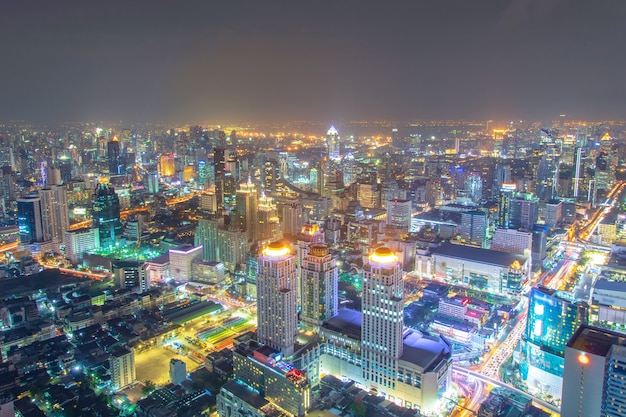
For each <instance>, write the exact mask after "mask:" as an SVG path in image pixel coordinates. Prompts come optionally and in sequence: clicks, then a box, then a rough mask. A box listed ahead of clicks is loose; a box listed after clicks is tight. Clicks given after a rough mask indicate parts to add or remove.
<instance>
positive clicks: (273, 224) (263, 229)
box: [254, 193, 282, 241]
mask: <svg viewBox="0 0 626 417" xmlns="http://www.w3.org/2000/svg"><path fill="white" fill-rule="evenodd" d="M257 208H258V211H257V214H256V233H255V236H254V238H255V240H256V241H269V240H275V239H280V238H281V237H282V233H281V230H280V221H279V219H278V211H277V209H276V204H275V203H274V199H273V198H272V197H269V196H266V195H265V193H262V194H261V197H259V202H258V206H257Z"/></svg>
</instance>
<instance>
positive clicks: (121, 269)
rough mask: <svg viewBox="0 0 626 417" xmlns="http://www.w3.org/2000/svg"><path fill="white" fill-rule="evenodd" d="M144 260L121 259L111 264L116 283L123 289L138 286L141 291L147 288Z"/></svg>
mask: <svg viewBox="0 0 626 417" xmlns="http://www.w3.org/2000/svg"><path fill="white" fill-rule="evenodd" d="M143 264H144V263H143V262H142V261H120V260H116V261H114V262H113V263H112V264H111V269H112V272H113V278H114V280H115V285H117V286H118V287H120V288H122V289H125V288H127V289H134V288H137V289H139V290H140V291H141V292H143V291H145V290H147V283H146V278H145V271H144V269H143Z"/></svg>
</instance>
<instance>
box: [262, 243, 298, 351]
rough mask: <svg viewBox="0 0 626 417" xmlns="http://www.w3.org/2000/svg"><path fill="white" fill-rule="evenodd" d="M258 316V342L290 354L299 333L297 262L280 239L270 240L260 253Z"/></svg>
mask: <svg viewBox="0 0 626 417" xmlns="http://www.w3.org/2000/svg"><path fill="white" fill-rule="evenodd" d="M257 315H258V330H257V337H258V340H259V342H261V343H264V344H266V345H268V346H270V347H272V348H274V349H278V350H280V351H281V352H282V353H283V355H285V356H291V355H293V353H294V345H295V343H296V336H297V334H298V310H297V294H296V263H295V257H294V255H293V254H292V253H291V250H290V249H289V247H288V246H287V245H286V244H284V243H282V242H272V243H270V244H269V245H268V246H267V247H266V248H265V249H264V250H263V251H262V252H261V254H260V256H259V264H258V274H257Z"/></svg>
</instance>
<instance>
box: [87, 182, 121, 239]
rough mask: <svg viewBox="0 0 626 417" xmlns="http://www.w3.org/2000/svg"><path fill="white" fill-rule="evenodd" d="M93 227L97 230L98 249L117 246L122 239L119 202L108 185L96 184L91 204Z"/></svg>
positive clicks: (113, 190)
mask: <svg viewBox="0 0 626 417" xmlns="http://www.w3.org/2000/svg"><path fill="white" fill-rule="evenodd" d="M91 215H92V218H93V227H96V228H98V233H99V236H100V247H101V248H108V247H112V246H116V245H117V244H119V242H120V239H121V237H122V223H121V222H120V200H119V198H118V196H117V194H116V193H115V189H113V187H112V186H111V185H110V184H97V185H96V189H95V190H94V193H93V200H92V203H91Z"/></svg>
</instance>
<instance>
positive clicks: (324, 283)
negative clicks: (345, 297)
mask: <svg viewBox="0 0 626 417" xmlns="http://www.w3.org/2000/svg"><path fill="white" fill-rule="evenodd" d="M307 252H308V253H307V254H306V255H305V256H304V259H303V262H302V264H301V266H300V273H301V277H302V278H301V282H302V284H301V288H302V298H301V300H302V301H301V305H302V310H301V311H300V319H301V320H302V322H303V323H304V324H306V325H309V326H313V327H315V328H319V326H321V324H322V323H323V322H324V321H326V320H329V319H330V318H332V317H334V316H335V315H336V314H337V308H338V294H337V279H338V270H337V260H336V259H335V258H334V257H333V256H332V255H331V254H330V252H329V250H328V246H326V245H324V244H313V245H311V246H310V247H309V248H308V251H307Z"/></svg>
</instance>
